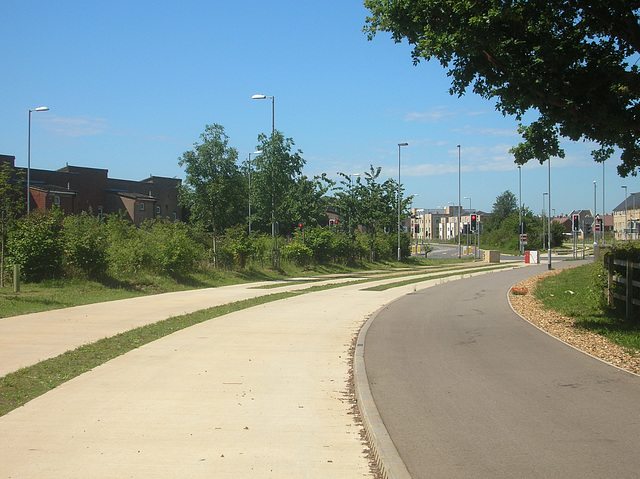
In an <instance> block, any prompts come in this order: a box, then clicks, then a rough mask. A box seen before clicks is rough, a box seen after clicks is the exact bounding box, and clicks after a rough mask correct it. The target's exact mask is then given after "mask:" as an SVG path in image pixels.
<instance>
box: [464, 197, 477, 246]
mask: <svg viewBox="0 0 640 479" xmlns="http://www.w3.org/2000/svg"><path fill="white" fill-rule="evenodd" d="M464 199H465V200H469V227H468V228H467V256H468V255H469V230H470V229H471V213H472V212H473V211H472V209H471V198H470V197H469V196H465V197H464ZM472 239H473V238H472ZM472 246H473V245H472ZM473 257H474V258H475V257H476V254H475V251H474V253H473Z"/></svg>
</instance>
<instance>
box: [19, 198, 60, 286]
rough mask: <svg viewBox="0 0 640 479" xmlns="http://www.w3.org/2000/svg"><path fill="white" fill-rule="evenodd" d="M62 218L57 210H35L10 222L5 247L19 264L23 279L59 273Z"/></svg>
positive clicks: (40, 277)
mask: <svg viewBox="0 0 640 479" xmlns="http://www.w3.org/2000/svg"><path fill="white" fill-rule="evenodd" d="M62 218H63V215H62V213H61V212H60V211H59V210H49V211H39V210H36V211H33V212H31V213H30V214H28V215H27V216H25V217H23V218H21V219H19V220H18V221H17V222H16V223H15V224H14V227H13V228H12V230H11V231H10V233H9V236H8V250H9V254H10V255H11V256H12V257H13V258H14V261H15V262H16V263H18V264H19V265H20V267H21V269H22V275H23V277H24V279H25V281H34V282H37V281H42V280H44V279H51V278H57V277H60V276H61V275H62V257H63V250H62V241H61V240H60V232H61V230H62Z"/></svg>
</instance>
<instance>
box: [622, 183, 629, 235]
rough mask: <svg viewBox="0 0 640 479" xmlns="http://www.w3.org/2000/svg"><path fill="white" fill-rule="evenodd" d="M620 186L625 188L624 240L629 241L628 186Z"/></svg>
mask: <svg viewBox="0 0 640 479" xmlns="http://www.w3.org/2000/svg"><path fill="white" fill-rule="evenodd" d="M620 188H624V226H623V227H622V231H624V240H625V241H627V239H628V238H627V187H626V186H621V187H620Z"/></svg>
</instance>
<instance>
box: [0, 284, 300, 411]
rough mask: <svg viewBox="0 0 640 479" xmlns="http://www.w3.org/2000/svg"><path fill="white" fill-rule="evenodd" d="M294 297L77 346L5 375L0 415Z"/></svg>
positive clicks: (204, 313) (260, 300)
mask: <svg viewBox="0 0 640 479" xmlns="http://www.w3.org/2000/svg"><path fill="white" fill-rule="evenodd" d="M298 294H300V293H299V292H282V293H275V294H269V295H265V296H260V297H257V298H252V299H247V300H243V301H237V302H234V303H229V304H225V305H221V306H215V307H213V308H208V309H204V310H201V311H196V312H194V313H190V314H185V315H182V316H176V317H172V318H168V319H165V320H163V321H159V322H157V323H153V324H148V325H146V326H141V327H139V328H136V329H132V330H130V331H126V332H124V333H121V334H118V335H116V336H112V337H110V338H104V339H101V340H99V341H96V342H95V343H91V344H86V345H83V346H80V347H78V348H76V349H73V350H70V351H67V352H66V353H63V354H61V355H59V356H56V357H54V358H50V359H46V360H44V361H41V362H39V363H37V364H34V365H33V366H28V367H26V368H23V369H20V370H18V371H15V372H12V373H9V374H7V375H6V376H4V377H2V378H0V416H3V415H4V414H7V413H8V412H10V411H12V410H14V409H16V408H18V407H20V406H22V405H24V404H25V403H27V402H28V401H31V400H32V399H34V398H36V397H38V396H40V395H42V394H44V393H46V392H47V391H50V390H51V389H53V388H55V387H57V386H59V385H60V384H62V383H64V382H66V381H69V380H71V379H73V378H75V377H77V376H79V375H81V374H83V373H85V372H87V371H90V370H91V369H93V368H95V367H97V366H99V365H101V364H104V363H106V362H107V361H109V360H111V359H114V358H116V357H118V356H121V355H122V354H125V353H127V352H129V351H132V350H133V349H136V348H139V347H140V346H143V345H145V344H148V343H150V342H152V341H155V340H157V339H160V338H162V337H164V336H167V335H169V334H171V333H174V332H176V331H180V330H181V329H185V328H188V327H190V326H193V325H196V324H198V323H202V322H204V321H208V320H210V319H213V318H216V317H219V316H223V315H225V314H229V313H233V312H235V311H240V310H242V309H246V308H251V307H253V306H257V305H260V304H265V303H268V302H271V301H277V300H280V299H285V298H289V297H292V296H296V295H298Z"/></svg>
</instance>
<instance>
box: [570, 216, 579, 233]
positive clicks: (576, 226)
mask: <svg viewBox="0 0 640 479" xmlns="http://www.w3.org/2000/svg"><path fill="white" fill-rule="evenodd" d="M571 224H572V229H573V231H580V215H573V218H572V221H571Z"/></svg>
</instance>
